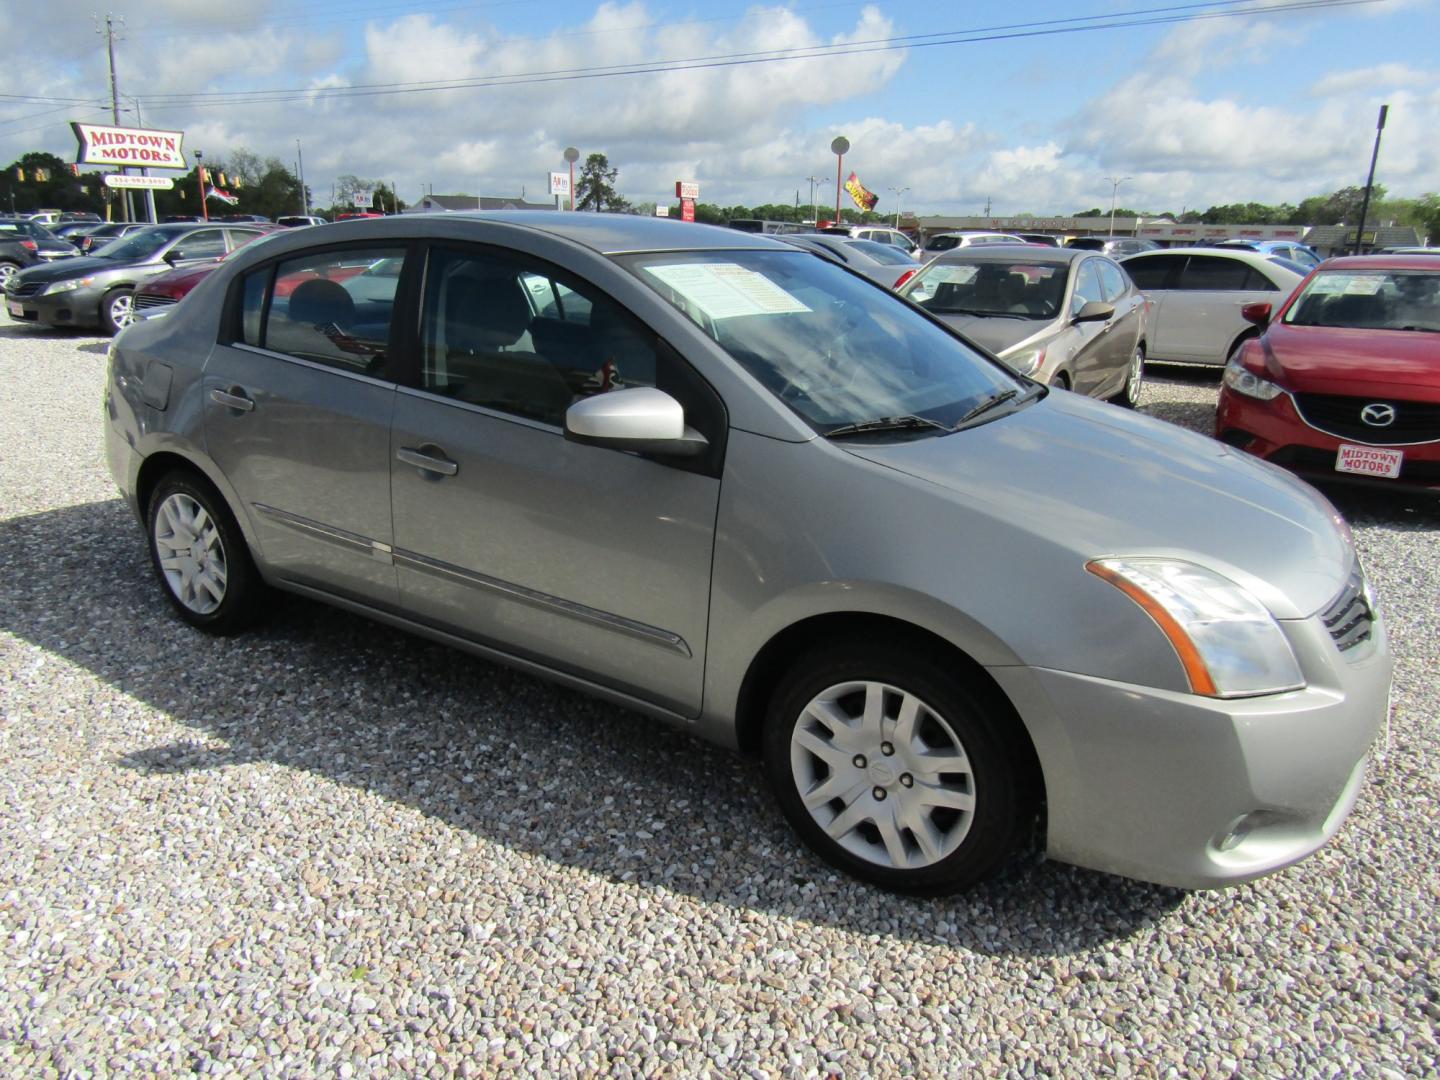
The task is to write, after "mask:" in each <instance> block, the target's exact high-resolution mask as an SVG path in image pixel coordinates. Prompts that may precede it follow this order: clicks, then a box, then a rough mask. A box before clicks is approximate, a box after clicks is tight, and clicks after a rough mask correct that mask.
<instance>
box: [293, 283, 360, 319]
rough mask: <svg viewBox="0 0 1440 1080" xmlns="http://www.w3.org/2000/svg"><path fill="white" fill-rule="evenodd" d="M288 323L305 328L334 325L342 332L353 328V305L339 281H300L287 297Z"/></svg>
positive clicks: (353, 302)
mask: <svg viewBox="0 0 1440 1080" xmlns="http://www.w3.org/2000/svg"><path fill="white" fill-rule="evenodd" d="M289 316H290V321H291V322H297V323H305V324H306V325H307V326H328V325H329V324H331V323H334V324H335V325H336V326H338V327H340V328H341V329H342V330H344V329H349V328H350V327H351V326H354V325H355V301H354V300H352V299H351V297H350V294H349V293H348V292H346V291H345V289H344V287H343V286H342V285H341V284H340V283H339V282H338V281H329V280H327V279H325V278H314V279H312V280H310V281H302V282H301V283H300V284H299V285H298V286H297V287H296V289H295V291H294V292H293V293H291V294H290V307H289Z"/></svg>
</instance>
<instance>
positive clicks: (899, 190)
mask: <svg viewBox="0 0 1440 1080" xmlns="http://www.w3.org/2000/svg"><path fill="white" fill-rule="evenodd" d="M885 190H887V191H893V192H894V193H895V228H897V229H898V228H900V196H901V195H904V194H905V192H907V191H909V190H910V189H909V188H908V187H902V188H896V187H892V188H886V189H885Z"/></svg>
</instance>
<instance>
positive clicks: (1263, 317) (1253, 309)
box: [1240, 300, 1270, 326]
mask: <svg viewBox="0 0 1440 1080" xmlns="http://www.w3.org/2000/svg"><path fill="white" fill-rule="evenodd" d="M1240 317H1241V318H1243V319H1244V320H1245V321H1246V322H1252V323H1254V324H1255V325H1256V326H1268V325H1269V324H1270V302H1269V301H1268V300H1261V301H1259V302H1258V303H1254V304H1246V305H1245V306H1244V307H1242V308H1241V309H1240Z"/></svg>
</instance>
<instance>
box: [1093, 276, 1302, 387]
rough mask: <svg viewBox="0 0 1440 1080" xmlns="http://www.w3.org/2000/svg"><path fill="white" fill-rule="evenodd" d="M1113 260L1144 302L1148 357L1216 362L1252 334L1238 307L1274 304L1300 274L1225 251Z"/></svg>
mask: <svg viewBox="0 0 1440 1080" xmlns="http://www.w3.org/2000/svg"><path fill="white" fill-rule="evenodd" d="M1120 265H1121V266H1123V267H1125V271H1126V273H1128V274H1129V275H1130V277H1131V279H1132V280H1134V282H1135V284H1136V285H1137V286H1138V287H1139V289H1140V291H1141V292H1143V293H1144V294H1145V297H1146V299H1147V300H1149V301H1150V305H1151V308H1150V352H1149V355H1150V359H1152V360H1176V361H1180V362H1183V363H1187V364H1213V365H1215V366H1216V367H1223V366H1224V365H1225V362H1226V361H1227V360H1229V359H1230V354H1231V353H1233V352H1234V351H1235V349H1236V347H1237V346H1238V345H1239V344H1240V343H1241V342H1242V341H1244V340H1245V339H1246V338H1250V337H1254V336H1255V335H1256V334H1258V333H1259V330H1258V329H1257V328H1256V327H1255V326H1254V325H1253V324H1251V323H1250V322H1248V321H1247V320H1246V319H1245V316H1244V315H1242V314H1241V313H1240V309H1241V308H1243V307H1244V306H1245V305H1246V304H1254V303H1259V302H1261V301H1265V302H1268V303H1270V304H1271V305H1273V306H1274V307H1275V308H1276V309H1278V308H1279V307H1280V305H1281V304H1282V303H1283V302H1284V300H1285V298H1286V297H1287V296H1289V295H1290V294H1291V293H1292V292H1294V291H1295V286H1297V285H1299V284H1300V282H1301V281H1303V280H1304V278H1305V275H1304V274H1303V273H1297V272H1296V271H1297V270H1299V269H1301V268H1300V267H1296V268H1295V269H1291V268H1290V267H1289V266H1286V265H1285V264H1284V263H1283V262H1280V261H1277V260H1276V259H1275V258H1273V257H1271V256H1268V255H1262V254H1260V253H1258V252H1254V251H1245V250H1237V249H1233V248H1231V249H1226V248H1170V249H1168V250H1165V251H1145V252H1141V253H1140V254H1139V255H1131V256H1129V257H1128V258H1124V259H1121V260H1120ZM1292 265H1293V264H1292Z"/></svg>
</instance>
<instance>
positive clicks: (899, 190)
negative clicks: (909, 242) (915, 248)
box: [885, 187, 988, 229]
mask: <svg viewBox="0 0 1440 1080" xmlns="http://www.w3.org/2000/svg"><path fill="white" fill-rule="evenodd" d="M885 190H886V191H893V192H894V193H895V228H897V229H898V228H900V196H901V195H904V194H905V192H907V191H909V190H910V189H909V188H908V187H902V188H897V187H892V188H886V189H885ZM987 212H988V208H987Z"/></svg>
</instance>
